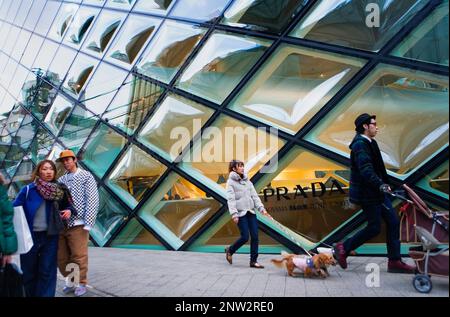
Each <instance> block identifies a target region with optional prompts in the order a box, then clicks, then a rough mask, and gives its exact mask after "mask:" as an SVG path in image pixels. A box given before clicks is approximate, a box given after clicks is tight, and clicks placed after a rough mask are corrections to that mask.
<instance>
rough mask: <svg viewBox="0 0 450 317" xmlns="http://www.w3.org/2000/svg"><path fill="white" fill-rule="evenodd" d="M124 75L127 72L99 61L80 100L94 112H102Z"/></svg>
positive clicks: (122, 80)
mask: <svg viewBox="0 0 450 317" xmlns="http://www.w3.org/2000/svg"><path fill="white" fill-rule="evenodd" d="M126 76H127V72H125V71H123V70H121V69H119V68H117V67H114V66H111V65H108V64H106V63H100V65H99V67H98V68H97V70H96V71H95V73H94V75H93V76H92V78H91V80H90V81H89V83H88V84H87V86H86V89H85V90H84V92H83V93H82V94H81V96H80V100H81V101H83V103H84V104H85V105H86V107H87V108H88V109H89V110H91V111H92V112H94V113H95V114H102V113H103V112H104V111H105V109H106V108H107V107H108V105H109V103H110V102H111V99H112V98H113V97H114V95H115V94H116V92H117V89H119V88H120V86H121V85H122V84H123V82H124V80H125V78H126Z"/></svg>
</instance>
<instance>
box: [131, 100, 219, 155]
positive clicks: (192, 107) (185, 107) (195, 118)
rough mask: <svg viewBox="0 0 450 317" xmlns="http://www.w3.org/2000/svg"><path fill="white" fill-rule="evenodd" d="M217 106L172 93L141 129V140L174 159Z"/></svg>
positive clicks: (161, 153) (154, 149)
mask: <svg viewBox="0 0 450 317" xmlns="http://www.w3.org/2000/svg"><path fill="white" fill-rule="evenodd" d="M213 112H214V111H213V110H212V109H209V108H207V107H204V106H202V105H200V104H198V103H195V102H193V101H190V100H188V99H185V98H182V97H179V96H176V95H172V94H171V95H169V96H167V97H166V98H165V99H164V102H163V103H162V104H161V105H159V106H158V109H157V110H156V111H155V113H154V114H153V115H152V117H151V118H150V120H148V122H147V123H146V124H145V126H144V127H143V128H142V130H141V132H140V133H139V137H138V139H139V141H141V142H142V143H143V144H145V145H146V146H148V147H149V148H151V149H152V150H153V151H155V152H157V153H158V154H160V155H161V156H163V157H165V158H166V159H168V160H170V161H173V160H175V159H176V158H177V157H178V155H179V154H180V153H181V152H182V150H183V149H184V148H185V147H186V146H187V145H188V144H189V142H190V141H191V138H193V136H194V135H196V134H197V133H198V132H199V131H200V129H201V127H202V126H203V125H204V124H205V123H206V121H207V120H208V119H209V118H210V117H211V116H212V114H213Z"/></svg>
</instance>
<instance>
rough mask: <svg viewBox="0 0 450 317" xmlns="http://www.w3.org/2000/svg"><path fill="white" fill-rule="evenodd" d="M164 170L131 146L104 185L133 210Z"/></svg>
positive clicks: (158, 163)
mask: <svg viewBox="0 0 450 317" xmlns="http://www.w3.org/2000/svg"><path fill="white" fill-rule="evenodd" d="M166 169H167V167H166V166H165V165H164V164H162V163H160V162H159V161H157V160H156V159H154V158H153V157H151V156H150V155H148V154H147V153H145V152H144V151H142V150H141V149H139V148H138V147H137V146H134V145H133V146H131V147H129V148H128V150H127V151H126V152H125V153H124V154H123V155H122V157H121V159H120V161H119V163H118V164H117V166H116V167H115V168H114V169H113V170H112V172H111V173H110V175H109V176H108V180H107V182H106V183H107V185H108V186H109V187H110V188H111V189H112V190H113V191H114V192H115V193H116V194H117V195H118V196H119V197H121V198H122V200H123V201H124V202H125V203H127V204H128V205H129V206H130V207H131V208H134V207H136V206H137V204H138V203H139V202H140V201H141V200H142V198H143V196H144V195H145V193H146V192H147V191H148V190H149V189H150V188H152V187H153V185H154V184H155V183H156V182H157V181H158V179H159V178H160V177H161V176H162V175H163V174H164V172H165V171H166Z"/></svg>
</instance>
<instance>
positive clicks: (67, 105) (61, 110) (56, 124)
mask: <svg viewBox="0 0 450 317" xmlns="http://www.w3.org/2000/svg"><path fill="white" fill-rule="evenodd" d="M73 106H74V105H73V103H72V102H70V101H68V100H67V99H66V98H64V97H62V96H58V97H56V98H55V101H53V105H52V107H51V108H50V111H49V112H48V113H47V116H46V117H45V119H44V123H45V125H46V126H47V127H48V128H49V129H50V131H52V132H53V134H54V135H58V133H59V131H60V130H61V128H62V126H63V124H64V122H65V121H66V119H67V118H68V117H69V115H70V112H71V111H72V108H73Z"/></svg>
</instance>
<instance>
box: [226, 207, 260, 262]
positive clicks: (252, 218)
mask: <svg viewBox="0 0 450 317" xmlns="http://www.w3.org/2000/svg"><path fill="white" fill-rule="evenodd" d="M238 227H239V231H240V233H241V237H240V238H239V239H238V240H237V241H236V242H235V243H234V244H233V245H232V246H230V249H229V251H230V253H231V254H234V253H235V252H236V251H237V250H238V249H239V248H240V247H242V246H243V245H244V244H245V243H247V241H248V238H249V233H250V237H251V242H250V262H256V260H257V259H258V219H257V218H256V215H254V214H252V213H251V212H247V214H246V215H245V216H243V217H240V218H239V222H238Z"/></svg>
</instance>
